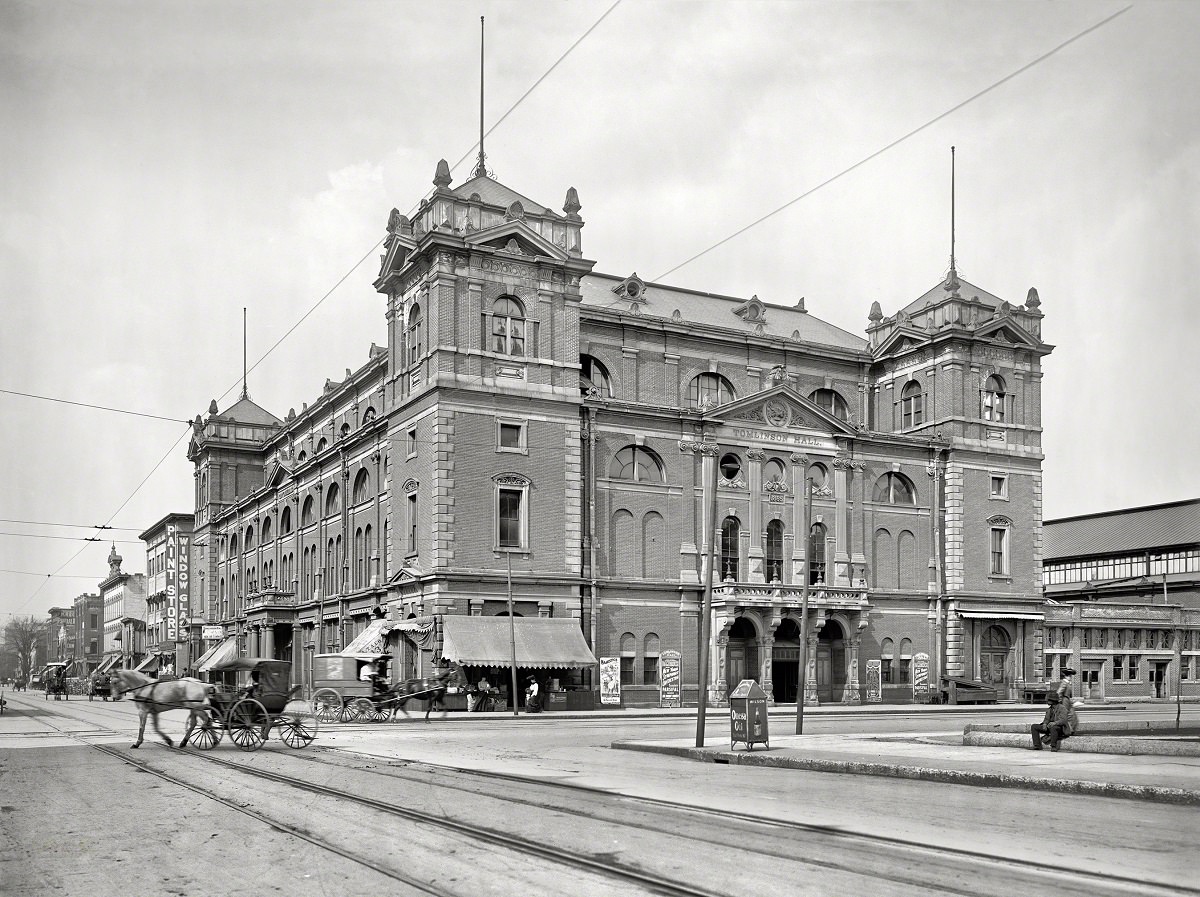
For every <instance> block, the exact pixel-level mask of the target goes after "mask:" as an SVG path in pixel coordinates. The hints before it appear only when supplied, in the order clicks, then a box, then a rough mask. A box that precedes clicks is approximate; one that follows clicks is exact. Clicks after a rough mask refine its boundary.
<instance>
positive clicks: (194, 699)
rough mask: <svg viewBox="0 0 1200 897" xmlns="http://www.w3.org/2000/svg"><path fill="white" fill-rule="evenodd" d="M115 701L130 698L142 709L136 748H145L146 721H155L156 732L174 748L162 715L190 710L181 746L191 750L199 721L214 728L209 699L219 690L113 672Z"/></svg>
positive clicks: (196, 682) (189, 681) (195, 683)
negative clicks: (162, 725)
mask: <svg viewBox="0 0 1200 897" xmlns="http://www.w3.org/2000/svg"><path fill="white" fill-rule="evenodd" d="M113 680H114V686H115V687H114V688H113V692H114V697H116V696H117V695H123V694H128V695H129V696H130V698H131V699H132V700H133V701H135V702H136V703H137V705H138V716H139V717H140V719H141V725H140V726H139V727H138V736H137V741H136V742H134V744H133V745H132V746H133V747H135V748H136V747H141V745H142V736H143V734H144V733H145V731H146V717H147V716H149V717H151V718H152V719H153V721H154V731H155V732H157V733H158V735H159V737H160V738H161V739H162V740H163V741H165V742H166V743H167V747H174V746H175V742H173V741H172V740H171V739H170V737H168V736H167V734H166V733H164V732H163V730H162V729H160V728H159V727H158V715H159V713H161V712H163V711H164V710H186V711H187V712H188V721H187V728H186V729H184V732H183V741H181V742H180V743H179V746H180V747H181V748H182V747H187V743H188V739H189V738H190V737H191V735H192V730H193V729H195V728H196V722H197V720H199V721H200V722H202V723H203V724H204V725H210V724H211V722H212V720H211V717H210V716H209V711H210V710H211V709H212V704H211V702H210V701H209V696H210V695H212V693H213V692H214V691H215V690H216V689H215V688H214V687H213V686H212V685H209V684H208V683H207V682H201V681H200V680H199V679H168V680H166V681H164V682H159V681H158V680H157V679H153V678H151V677H150V676H147V675H145V674H144V673H138V672H135V671H134V670H115V671H114V672H113Z"/></svg>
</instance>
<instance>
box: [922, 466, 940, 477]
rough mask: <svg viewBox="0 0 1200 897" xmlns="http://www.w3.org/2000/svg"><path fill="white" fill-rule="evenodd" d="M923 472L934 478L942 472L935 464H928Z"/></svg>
mask: <svg viewBox="0 0 1200 897" xmlns="http://www.w3.org/2000/svg"><path fill="white" fill-rule="evenodd" d="M925 473H927V474H928V475H929V476H931V477H933V478H934V479H935V480H936V479H937V478H938V477H939V476H941V474H942V472H941V471H940V470H938V468H937V466H936V465H933V464H930V465H927V466H926V467H925Z"/></svg>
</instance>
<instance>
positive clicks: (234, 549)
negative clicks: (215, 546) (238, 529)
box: [229, 535, 238, 561]
mask: <svg viewBox="0 0 1200 897" xmlns="http://www.w3.org/2000/svg"><path fill="white" fill-rule="evenodd" d="M237 556H238V537H237V536H236V535H233V536H230V537H229V559H230V560H231V561H236V560H237Z"/></svg>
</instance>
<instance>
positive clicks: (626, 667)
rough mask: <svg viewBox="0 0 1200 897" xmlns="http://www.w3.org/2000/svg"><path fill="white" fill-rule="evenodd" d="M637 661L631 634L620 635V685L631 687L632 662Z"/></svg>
mask: <svg viewBox="0 0 1200 897" xmlns="http://www.w3.org/2000/svg"><path fill="white" fill-rule="evenodd" d="M636 659H637V642H636V641H634V638H633V633H632V632H623V633H621V684H622V685H633V662H634V661H635V660H636Z"/></svg>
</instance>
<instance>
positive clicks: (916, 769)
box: [610, 741, 1200, 806]
mask: <svg viewBox="0 0 1200 897" xmlns="http://www.w3.org/2000/svg"><path fill="white" fill-rule="evenodd" d="M610 747H612V748H614V749H616V750H623V751H641V752H643V753H650V754H668V755H671V756H675V757H685V758H687V759H689V760H699V761H702V762H707V763H728V764H731V765H738V766H768V767H775V768H780V769H803V770H807V771H808V772H832V773H842V774H845V775H864V776H883V777H886V778H893V779H915V780H918V781H925V782H945V783H947V784H952V785H971V786H975V787H980V788H1014V789H1021V790H1027V791H1052V792H1056V793H1059V794H1082V795H1086V796H1089V797H1113V798H1122V799H1125V800H1142V801H1150V802H1154V803H1164V804H1178V805H1183V806H1200V791H1192V790H1189V789H1185V788H1159V787H1155V786H1150V785H1118V784H1115V783H1111V782H1087V781H1077V780H1074V779H1042V778H1034V777H1032V776H1012V775H1001V774H998V773H982V772H966V771H963V770H956V769H936V768H933V767H925V766H899V765H893V764H887V763H869V762H867V761H860V760H820V759H816V758H813V757H798V756H795V755H788V754H771V753H768V752H766V751H765V750H764V751H757V752H756V751H726V750H719V749H714V748H696V747H673V746H670V745H655V744H647V743H645V742H636V741H614V742H613V743H612V744H611V745H610Z"/></svg>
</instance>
